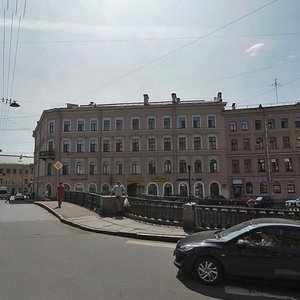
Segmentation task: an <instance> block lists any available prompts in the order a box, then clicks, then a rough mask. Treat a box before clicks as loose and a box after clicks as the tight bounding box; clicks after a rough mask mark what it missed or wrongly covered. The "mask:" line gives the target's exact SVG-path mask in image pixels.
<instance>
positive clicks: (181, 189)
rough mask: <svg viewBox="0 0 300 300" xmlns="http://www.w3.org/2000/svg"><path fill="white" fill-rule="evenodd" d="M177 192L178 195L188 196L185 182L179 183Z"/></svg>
mask: <svg viewBox="0 0 300 300" xmlns="http://www.w3.org/2000/svg"><path fill="white" fill-rule="evenodd" d="M179 194H180V196H184V197H187V196H188V187H187V184H186V183H181V184H180V186H179Z"/></svg>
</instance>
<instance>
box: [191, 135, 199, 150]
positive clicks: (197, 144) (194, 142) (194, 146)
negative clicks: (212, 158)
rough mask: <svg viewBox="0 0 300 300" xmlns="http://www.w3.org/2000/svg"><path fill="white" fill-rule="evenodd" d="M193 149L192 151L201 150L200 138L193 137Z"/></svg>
mask: <svg viewBox="0 0 300 300" xmlns="http://www.w3.org/2000/svg"><path fill="white" fill-rule="evenodd" d="M193 148H194V150H201V137H200V136H194V137H193Z"/></svg>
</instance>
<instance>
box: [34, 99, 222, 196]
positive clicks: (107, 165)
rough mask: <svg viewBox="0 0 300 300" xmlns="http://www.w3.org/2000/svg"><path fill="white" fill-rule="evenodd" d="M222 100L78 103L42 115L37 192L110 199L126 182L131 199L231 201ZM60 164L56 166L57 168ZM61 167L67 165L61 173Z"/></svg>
mask: <svg viewBox="0 0 300 300" xmlns="http://www.w3.org/2000/svg"><path fill="white" fill-rule="evenodd" d="M225 105H226V103H224V102H222V99H221V95H219V98H216V99H215V100H214V101H211V102H206V101H201V100H199V101H180V99H178V98H177V97H176V94H172V100H170V101H166V102H154V103H150V102H149V98H148V96H147V95H144V102H143V103H132V104H130V103H127V104H118V105H95V104H94V103H90V104H89V105H81V106H78V105H72V104H68V105H67V107H66V108H60V109H51V110H47V111H44V112H43V114H42V116H41V118H40V120H39V122H38V124H37V126H36V128H35V130H34V134H33V136H34V138H35V153H34V157H35V171H34V174H35V183H36V184H35V190H36V192H37V194H38V195H41V194H42V193H43V192H45V191H46V190H47V192H48V195H49V196H50V197H51V196H54V195H55V190H54V189H55V187H56V185H57V183H58V182H59V181H63V182H64V184H65V186H66V188H67V189H71V190H81V191H88V192H97V193H101V194H107V193H109V192H110V190H111V188H112V186H113V185H114V184H115V182H116V181H117V180H120V181H121V182H122V183H123V184H124V185H125V186H126V188H127V191H128V193H129V194H131V195H136V194H143V193H146V194H152V195H177V194H180V195H184V196H189V195H190V196H195V195H196V196H197V195H199V196H206V195H209V194H212V193H213V194H223V195H226V196H228V186H227V184H226V182H227V174H226V168H225V165H226V148H225V144H226V139H225V124H224V117H223V115H222V114H223V111H224V107H225ZM55 167H58V168H57V169H56V168H55ZM59 167H61V168H59Z"/></svg>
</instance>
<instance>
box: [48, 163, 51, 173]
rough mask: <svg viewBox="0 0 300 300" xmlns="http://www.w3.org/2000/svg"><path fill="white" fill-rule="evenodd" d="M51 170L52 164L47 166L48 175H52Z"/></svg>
mask: <svg viewBox="0 0 300 300" xmlns="http://www.w3.org/2000/svg"><path fill="white" fill-rule="evenodd" d="M51 168H52V164H51V163H48V165H47V175H51Z"/></svg>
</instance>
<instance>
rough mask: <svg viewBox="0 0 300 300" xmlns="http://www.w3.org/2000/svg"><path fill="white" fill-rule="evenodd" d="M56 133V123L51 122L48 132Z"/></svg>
mask: <svg viewBox="0 0 300 300" xmlns="http://www.w3.org/2000/svg"><path fill="white" fill-rule="evenodd" d="M54 131H55V122H54V121H50V122H49V129H48V132H50V133H53V132H54Z"/></svg>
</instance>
